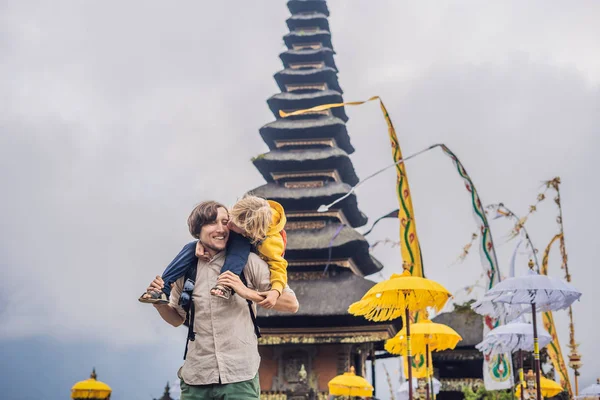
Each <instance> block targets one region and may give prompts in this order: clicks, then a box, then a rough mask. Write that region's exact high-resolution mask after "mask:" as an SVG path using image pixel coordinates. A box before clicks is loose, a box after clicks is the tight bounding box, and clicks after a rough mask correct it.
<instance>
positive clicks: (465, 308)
mask: <svg viewBox="0 0 600 400" xmlns="http://www.w3.org/2000/svg"><path fill="white" fill-rule="evenodd" d="M473 303H475V299H471V300H469V301H466V302H464V303H462V304H454V311H455V312H473V311H472V310H471V304H473Z"/></svg>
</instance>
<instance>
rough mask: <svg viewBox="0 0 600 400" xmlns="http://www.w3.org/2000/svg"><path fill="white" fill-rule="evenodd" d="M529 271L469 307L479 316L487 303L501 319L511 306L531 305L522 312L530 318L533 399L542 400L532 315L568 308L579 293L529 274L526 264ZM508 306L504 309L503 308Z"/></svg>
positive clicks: (556, 282) (536, 336)
mask: <svg viewBox="0 0 600 400" xmlns="http://www.w3.org/2000/svg"><path fill="white" fill-rule="evenodd" d="M529 268H530V270H529V272H528V274H527V275H525V276H521V277H518V278H508V279H505V280H504V281H502V282H500V283H498V284H497V285H496V286H494V287H493V288H491V289H490V290H489V291H488V292H487V293H486V294H485V297H484V301H483V302H479V304H476V303H474V304H473V306H472V308H473V310H475V312H477V313H479V314H483V309H484V308H485V309H486V311H490V310H489V309H487V307H483V308H482V304H483V305H488V304H490V303H492V304H494V305H495V307H494V309H493V312H492V313H491V314H488V315H491V316H494V317H497V318H500V317H502V316H503V315H502V311H503V310H502V309H503V305H504V311H505V312H510V311H511V310H514V307H515V306H517V307H518V306H519V305H521V306H522V305H531V309H530V310H528V309H527V308H524V309H523V312H531V314H532V319H533V343H534V348H533V357H534V360H535V366H536V368H535V378H536V384H537V400H542V393H541V390H540V387H541V383H540V381H541V373H540V349H539V346H538V334H537V321H536V313H537V312H538V311H539V312H546V311H558V310H562V309H565V308H567V307H569V306H570V305H571V304H573V302H575V300H579V298H580V297H581V292H579V291H578V290H577V289H575V288H574V287H573V286H572V285H570V284H569V283H567V282H565V281H563V280H561V279H557V278H553V277H550V276H547V275H539V274H537V273H536V272H534V271H533V262H532V261H530V262H529ZM506 305H508V306H506Z"/></svg>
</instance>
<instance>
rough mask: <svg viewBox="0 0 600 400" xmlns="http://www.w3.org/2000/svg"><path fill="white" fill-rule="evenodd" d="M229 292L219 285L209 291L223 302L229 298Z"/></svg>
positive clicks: (229, 290) (226, 288)
mask: <svg viewBox="0 0 600 400" xmlns="http://www.w3.org/2000/svg"><path fill="white" fill-rule="evenodd" d="M231 292H232V290H231V289H229V288H228V287H225V286H221V285H215V286H214V287H213V288H212V289H210V294H212V295H213V296H215V297H220V298H222V299H225V300H229V299H230V298H231Z"/></svg>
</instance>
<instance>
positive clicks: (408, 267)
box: [402, 261, 412, 274]
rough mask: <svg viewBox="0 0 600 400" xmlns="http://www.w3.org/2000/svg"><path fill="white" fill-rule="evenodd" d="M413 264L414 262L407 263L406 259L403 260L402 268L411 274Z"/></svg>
mask: <svg viewBox="0 0 600 400" xmlns="http://www.w3.org/2000/svg"><path fill="white" fill-rule="evenodd" d="M411 266H412V264H410V263H407V262H406V261H402V270H403V271H407V272H408V273H409V274H411V271H410V267H411Z"/></svg>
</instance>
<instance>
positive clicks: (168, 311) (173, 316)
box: [147, 275, 185, 327]
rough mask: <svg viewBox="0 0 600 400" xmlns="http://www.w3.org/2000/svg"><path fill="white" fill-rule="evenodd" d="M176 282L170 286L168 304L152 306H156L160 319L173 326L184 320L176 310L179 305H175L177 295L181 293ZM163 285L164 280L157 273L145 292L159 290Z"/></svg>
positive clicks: (179, 324) (177, 298)
mask: <svg viewBox="0 0 600 400" xmlns="http://www.w3.org/2000/svg"><path fill="white" fill-rule="evenodd" d="M178 283H179V282H176V283H175V284H174V285H173V287H172V290H171V298H170V300H171V303H170V304H155V305H154V308H156V310H157V311H158V313H159V314H160V316H161V317H162V319H164V320H165V322H167V323H168V324H169V325H173V326H174V327H178V326H181V324H183V323H184V322H185V317H182V316H181V314H180V311H179V310H178V308H179V307H178V306H176V304H177V301H178V300H179V296H180V295H181V288H180V287H179V285H178ZM164 286H165V282H164V281H163V280H162V278H161V277H160V276H159V275H157V276H156V278H154V280H153V281H152V282H151V283H150V286H148V289H147V292H148V293H149V292H155V291H161V290H162V289H163V287H164ZM174 304H175V305H174ZM181 311H182V310H181Z"/></svg>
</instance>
